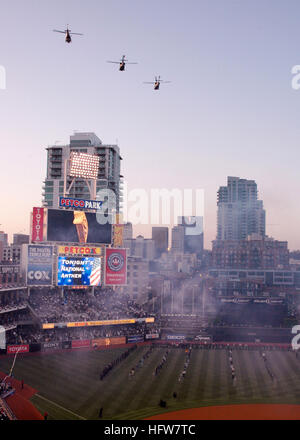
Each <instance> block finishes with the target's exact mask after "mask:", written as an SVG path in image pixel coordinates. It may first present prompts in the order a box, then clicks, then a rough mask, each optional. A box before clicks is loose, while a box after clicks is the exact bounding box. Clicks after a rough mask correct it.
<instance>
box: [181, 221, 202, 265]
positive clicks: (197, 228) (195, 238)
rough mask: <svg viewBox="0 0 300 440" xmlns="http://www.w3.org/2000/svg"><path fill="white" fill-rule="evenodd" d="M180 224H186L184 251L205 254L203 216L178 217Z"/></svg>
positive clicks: (199, 256) (199, 255)
mask: <svg viewBox="0 0 300 440" xmlns="http://www.w3.org/2000/svg"><path fill="white" fill-rule="evenodd" d="M178 225H182V226H184V239H183V241H184V253H185V254H196V255H197V257H198V258H202V256H203V217H200V216H197V217H195V216H190V217H182V216H180V217H178Z"/></svg>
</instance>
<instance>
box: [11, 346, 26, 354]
mask: <svg viewBox="0 0 300 440" xmlns="http://www.w3.org/2000/svg"><path fill="white" fill-rule="evenodd" d="M6 352H7V354H15V353H17V352H18V353H28V352H29V345H28V344H22V345H21V344H20V345H8V346H7V349H6Z"/></svg>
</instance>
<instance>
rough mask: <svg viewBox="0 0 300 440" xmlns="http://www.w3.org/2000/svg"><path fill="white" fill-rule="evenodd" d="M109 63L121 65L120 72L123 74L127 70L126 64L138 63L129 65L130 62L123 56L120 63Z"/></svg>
mask: <svg viewBox="0 0 300 440" xmlns="http://www.w3.org/2000/svg"><path fill="white" fill-rule="evenodd" d="M107 63H113V64H119V70H120V71H121V72H123V71H124V70H125V65H126V64H137V63H129V62H128V60H126V59H125V55H123V56H122V58H121V59H120V61H107Z"/></svg>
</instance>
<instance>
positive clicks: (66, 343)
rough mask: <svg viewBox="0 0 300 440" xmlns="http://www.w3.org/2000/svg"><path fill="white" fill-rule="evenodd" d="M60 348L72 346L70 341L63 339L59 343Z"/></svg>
mask: <svg viewBox="0 0 300 440" xmlns="http://www.w3.org/2000/svg"><path fill="white" fill-rule="evenodd" d="M61 347H62V348H72V342H71V341H63V342H62V343H61Z"/></svg>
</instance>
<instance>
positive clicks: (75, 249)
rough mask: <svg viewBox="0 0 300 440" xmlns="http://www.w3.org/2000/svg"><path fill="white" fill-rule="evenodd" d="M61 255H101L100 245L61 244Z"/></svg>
mask: <svg viewBox="0 0 300 440" xmlns="http://www.w3.org/2000/svg"><path fill="white" fill-rule="evenodd" d="M58 253H59V255H101V248H100V247H92V246H59V247H58Z"/></svg>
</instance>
